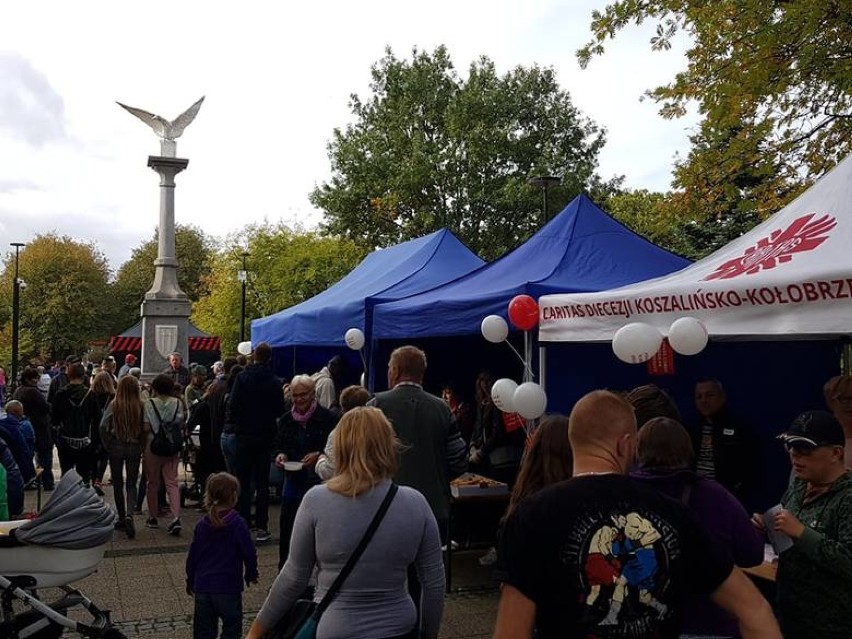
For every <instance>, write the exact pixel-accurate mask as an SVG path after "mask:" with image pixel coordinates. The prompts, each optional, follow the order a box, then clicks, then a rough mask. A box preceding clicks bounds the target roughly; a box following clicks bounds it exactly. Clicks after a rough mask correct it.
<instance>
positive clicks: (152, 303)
mask: <svg viewBox="0 0 852 639" xmlns="http://www.w3.org/2000/svg"><path fill="white" fill-rule="evenodd" d="M188 164H189V160H185V159H181V158H175V157H166V156H162V155H152V156H150V157H149V158H148V166H149V167H151V168H152V169H154V170H155V171H156V172H157V173H158V174H159V176H160V224H159V227H158V236H159V242H158V244H157V259H156V260H155V261H154V266H155V267H156V270H155V272H154V284H153V286H152V287H151V290H150V291H148V292H147V293H145V300H144V301H143V302H142V311H141V315H142V362H141V367H142V374H143V375H144V376H145V377H146V378H150V377H153V376H154V375H157V374H158V373H161V372H162V371H163V370H164V369H165V368H166V366H167V365H168V359H167V358H168V355H169V353H171V352H173V351H177V352H178V353H180V354H181V355H182V356H183V361H184V362H185V363H189V350H188V334H187V332H188V328H189V315H190V313H191V311H192V305H191V303H190V301H189V298H187V296H186V293H184V292H183V291H182V290H181V289H180V285H179V284H178V280H177V266H178V263H177V259H176V257H175V176H176V175H177V174H178V173H180V172H181V171H183V170H184V169H185V168H186V167H187V165H188Z"/></svg>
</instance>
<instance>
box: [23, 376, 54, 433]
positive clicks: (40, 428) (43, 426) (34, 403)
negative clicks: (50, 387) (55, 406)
mask: <svg viewBox="0 0 852 639" xmlns="http://www.w3.org/2000/svg"><path fill="white" fill-rule="evenodd" d="M14 399H17V400H18V401H19V402H21V404H23V405H24V415H26V416H27V417H28V418H29V420H30V423H31V424H32V425H33V430H34V431H35V436H36V446H49V445H50V444H52V443H53V432H52V429H51V427H50V404H49V403H48V402H47V400H46V399H45V398H44V395H42V394H41V391H40V390H39V389H38V388H36V387H35V386H20V387H19V388H18V390H16V391H15V396H14Z"/></svg>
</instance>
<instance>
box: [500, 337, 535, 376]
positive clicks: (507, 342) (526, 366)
mask: <svg viewBox="0 0 852 639" xmlns="http://www.w3.org/2000/svg"><path fill="white" fill-rule="evenodd" d="M503 341H504V342H506V345H507V346H508V347H509V348H511V349H512V352H513V353H514V354H515V355H517V356H518V359H519V360H521V364H523V365H524V369H525V370H526V371H527V372H528V373H529V374H530V377H531V378H532V379H535V374H534V373H533V372H532V369H531V368H530V365H529V364H527V362H526V360H525V359H524V358H523V357H521V354H520V353H519V352H518V351H517V349H516V348H515V347H514V346H512V342H510V341H509V340H507V339H505V340H503Z"/></svg>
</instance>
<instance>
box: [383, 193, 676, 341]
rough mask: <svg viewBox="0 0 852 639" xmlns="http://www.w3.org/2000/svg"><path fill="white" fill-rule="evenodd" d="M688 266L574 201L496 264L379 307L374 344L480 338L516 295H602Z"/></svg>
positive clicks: (581, 200) (582, 199)
mask: <svg viewBox="0 0 852 639" xmlns="http://www.w3.org/2000/svg"><path fill="white" fill-rule="evenodd" d="M688 264H689V261H688V260H686V259H685V258H683V257H680V256H678V255H675V254H673V253H669V252H668V251H666V250H664V249H662V248H660V247H659V246H657V245H655V244H652V243H651V242H649V241H648V240H646V239H645V238H643V237H642V236H640V235H637V234H636V233H634V232H633V231H631V230H630V229H628V228H627V227H625V226H623V225H622V224H620V223H619V222H617V221H616V220H614V219H613V218H612V217H610V216H609V215H607V214H606V213H604V212H603V211H602V210H601V209H600V208H598V207H597V206H596V205H595V203H594V202H592V201H591V200H590V199H589V198H588V197H587V196H585V195H579V196H577V197H576V198H574V199H573V200H572V201H571V203H570V204H568V206H566V207H565V209H564V210H563V211H562V212H561V213H560V214H559V215H557V216H556V217H554V218H553V219H552V220H551V221H550V222H548V223H547V224H546V225H545V226H544V227H543V228H542V229H541V230H540V231H539V232H538V233H536V234H535V235H533V236H532V237H531V238H530V239H529V240H527V241H526V242H525V243H524V244H522V245H521V246H519V247H518V248H516V249H515V250H514V251H512V252H511V253H508V254H507V255H504V256H503V257H501V258H500V259H499V260H497V261H495V262H492V263H491V264H487V265H485V266H483V267H482V268H480V269H478V270H476V271H474V272H472V273H469V274H467V275H463V276H462V277H460V278H458V279H456V280H455V281H453V282H450V283H449V284H445V285H443V286H440V287H438V288H436V289H434V290H431V291H427V292H425V293H421V294H420V295H415V296H412V297H406V298H403V299H398V300H397V301H389V300H388V301H386V300H385V299H379V300H377V304H376V308H375V311H374V313H373V315H374V317H373V338H374V339H397V338H415V337H435V336H442V335H471V334H478V333H479V325H480V323H481V322H482V318H483V317H485V316H486V315H491V314H496V315H502V316H503V317H506V314H507V307H508V304H509V301H510V300H511V299H512V298H513V297H515V296H516V295H521V294H524V293H526V294H527V295H531V296H533V297H535V298H538V297H539V296H540V295H545V294H547V293H554V292H560V293H565V292H569V291H570V292H589V291H605V290H607V289H611V288H615V287H617V286H624V285H625V284H632V283H634V282H640V281H642V280H646V279H650V278H652V277H659V276H660V275H665V274H668V273H672V272H674V271H677V270H680V269H682V268H684V267H685V266H687V265H688Z"/></svg>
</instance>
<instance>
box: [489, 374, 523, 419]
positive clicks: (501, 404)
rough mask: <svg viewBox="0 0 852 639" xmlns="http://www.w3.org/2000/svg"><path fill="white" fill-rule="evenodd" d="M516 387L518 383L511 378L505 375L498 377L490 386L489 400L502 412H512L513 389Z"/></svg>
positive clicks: (513, 407) (513, 410) (513, 409)
mask: <svg viewBox="0 0 852 639" xmlns="http://www.w3.org/2000/svg"><path fill="white" fill-rule="evenodd" d="M517 388H518V385H517V384H516V383H515V382H514V381H513V380H511V379H508V378H506V377H503V378H501V379H498V380H497V381H496V382H494V385H493V386H492V387H491V400H492V401H493V402H494V405H495V406H496V407H497V408H499V409H500V410H502V411H503V412H504V413H514V412H515V405H514V403H513V399H514V397H515V389H517Z"/></svg>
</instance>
